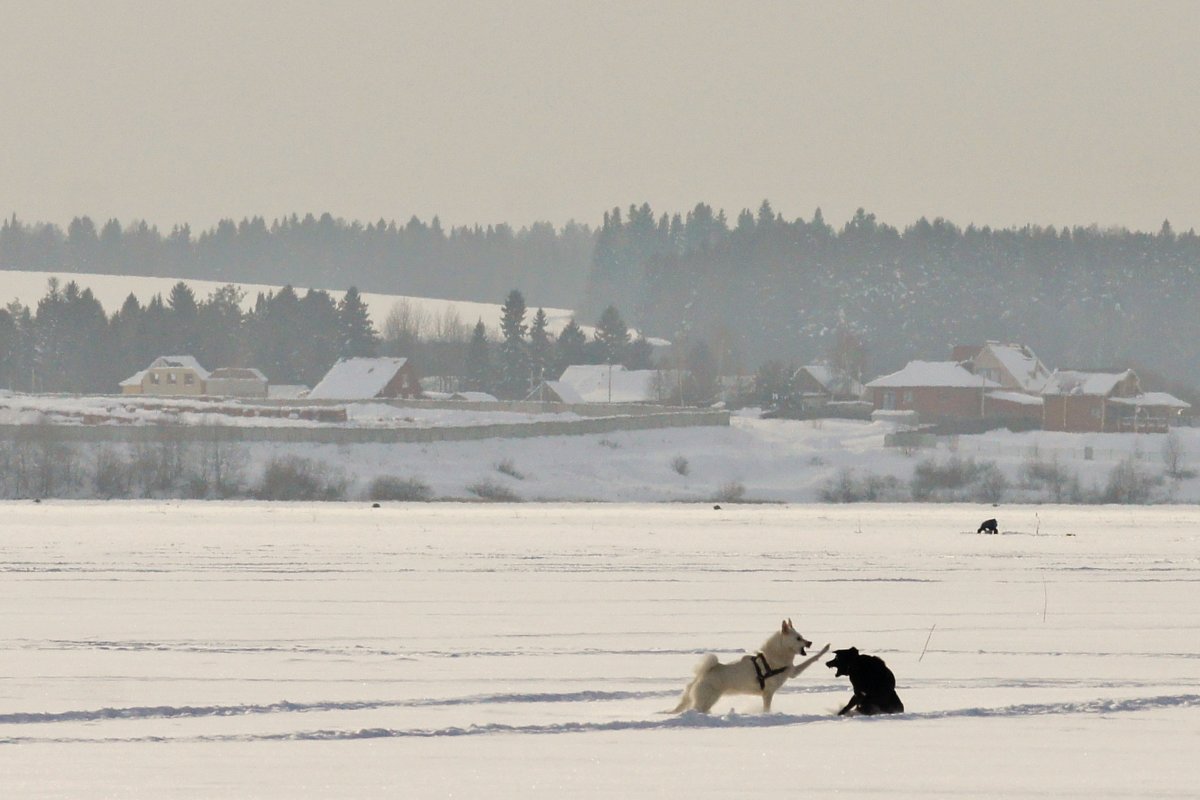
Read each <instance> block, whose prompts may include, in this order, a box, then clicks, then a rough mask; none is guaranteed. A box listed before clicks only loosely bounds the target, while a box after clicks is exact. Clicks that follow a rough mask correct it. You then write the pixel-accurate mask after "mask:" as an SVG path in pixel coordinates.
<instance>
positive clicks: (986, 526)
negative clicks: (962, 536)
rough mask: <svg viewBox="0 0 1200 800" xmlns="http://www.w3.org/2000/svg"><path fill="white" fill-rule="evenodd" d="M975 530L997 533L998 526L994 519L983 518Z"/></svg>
mask: <svg viewBox="0 0 1200 800" xmlns="http://www.w3.org/2000/svg"><path fill="white" fill-rule="evenodd" d="M975 532H976V533H999V532H1000V526H999V525H997V524H996V520H994V519H985V520H984V521H983V522H981V523H979V530H977V531H975Z"/></svg>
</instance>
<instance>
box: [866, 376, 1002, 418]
mask: <svg viewBox="0 0 1200 800" xmlns="http://www.w3.org/2000/svg"><path fill="white" fill-rule="evenodd" d="M866 388H867V392H868V393H869V399H870V400H871V402H872V404H873V405H874V406H875V409H876V410H883V411H915V412H916V413H917V415H918V417H919V418H920V421H921V422H923V423H934V422H944V421H947V420H955V419H982V418H983V416H984V409H985V402H986V401H985V396H986V394H987V393H988V392H989V391H994V390H997V389H1000V388H1001V386H1000V384H999V383H996V382H995V381H992V380H988V379H987V378H984V377H982V376H980V375H973V374H971V372H970V371H968V370H967V369H966V368H965V367H963V366H962V365H961V364H959V363H957V362H955V361H910V362H908V364H906V365H905V366H904V368H903V369H901V370H898V371H896V372H893V373H891V374H889V375H883V376H882V377H879V378H876V379H875V380H873V381H870V382H869V383H867V385H866Z"/></svg>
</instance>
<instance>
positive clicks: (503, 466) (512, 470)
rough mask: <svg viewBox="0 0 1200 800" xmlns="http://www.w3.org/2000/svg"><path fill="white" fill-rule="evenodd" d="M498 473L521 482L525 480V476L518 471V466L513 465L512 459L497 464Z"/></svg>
mask: <svg viewBox="0 0 1200 800" xmlns="http://www.w3.org/2000/svg"><path fill="white" fill-rule="evenodd" d="M496 471H497V472H500V473H503V474H505V475H507V476H508V477H510V478H516V479H517V480H519V481H523V480H525V476H524V475H523V474H522V473H521V472H519V471H518V470H517V468H516V466H514V465H513V462H512V459H511V458H506V459H504V460H502V461H501V462H500V463H499V464H497V465H496Z"/></svg>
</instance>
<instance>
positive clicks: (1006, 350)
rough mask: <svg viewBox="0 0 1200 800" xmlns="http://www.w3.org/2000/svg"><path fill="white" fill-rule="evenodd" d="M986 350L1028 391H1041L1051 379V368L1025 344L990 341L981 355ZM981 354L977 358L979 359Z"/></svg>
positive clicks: (982, 349)
mask: <svg viewBox="0 0 1200 800" xmlns="http://www.w3.org/2000/svg"><path fill="white" fill-rule="evenodd" d="M984 350H986V351H988V352H990V353H991V354H992V355H993V356H994V357H995V359H996V360H997V361H999V362H1000V363H1001V364H1002V365H1003V366H1004V368H1005V369H1006V370H1008V374H1009V375H1012V376H1013V378H1015V379H1016V381H1017V383H1019V384H1020V385H1021V388H1022V389H1024V390H1025V391H1027V392H1040V391H1041V390H1042V388H1043V387H1044V386H1045V385H1046V381H1048V380H1050V370H1048V369H1046V366H1045V365H1044V364H1043V363H1042V362H1041V361H1040V360H1038V357H1037V356H1036V355H1034V353H1033V351H1032V350H1030V349H1029V348H1028V347H1026V346H1025V345H1023V344H1001V343H1000V342H988V343H987V344H985V345H984V346H983V347H982V348H981V349H980V352H979V355H982V354H983V351H984ZM979 355H976V356H975V358H976V359H978V358H979Z"/></svg>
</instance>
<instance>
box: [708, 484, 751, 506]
mask: <svg viewBox="0 0 1200 800" xmlns="http://www.w3.org/2000/svg"><path fill="white" fill-rule="evenodd" d="M745 496H746V487H745V486H744V485H743V484H742V483H741V481H730V482H729V483H726V484H723V485H722V486H721V488H719V489H717V494H716V496H715V497H713V500H716V501H717V502H718V503H740V502H742V500H743V499H744V498H745Z"/></svg>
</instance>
